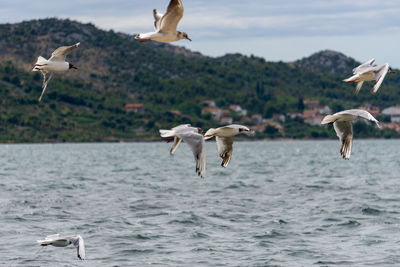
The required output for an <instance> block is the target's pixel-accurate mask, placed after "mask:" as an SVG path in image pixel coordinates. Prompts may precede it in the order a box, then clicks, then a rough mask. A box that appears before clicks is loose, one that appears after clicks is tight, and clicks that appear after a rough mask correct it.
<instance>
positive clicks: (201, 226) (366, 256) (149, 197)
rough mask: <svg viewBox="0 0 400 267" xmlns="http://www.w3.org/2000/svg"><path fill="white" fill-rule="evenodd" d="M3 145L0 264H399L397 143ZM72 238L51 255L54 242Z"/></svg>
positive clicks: (399, 148) (0, 151)
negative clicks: (349, 150) (196, 151)
mask: <svg viewBox="0 0 400 267" xmlns="http://www.w3.org/2000/svg"><path fill="white" fill-rule="evenodd" d="M169 147H170V144H164V143H127V144H56V145H1V146H0V214H1V219H0V236H1V243H0V264H1V265H3V266H148V265H154V266H311V265H314V266H333V265H342V266H366V265H370V266H389V265H393V266H400V252H399V248H400V225H399V222H400V177H399V176H400V175H399V170H400V141H390V140H389V141H383V140H382V141H372V140H365V141H364V140H361V141H360V140H356V141H355V142H354V146H353V154H352V158H351V160H350V161H345V160H343V159H342V158H341V157H340V155H339V142H338V141H298V142H297V141H296V142H237V143H235V151H234V154H233V159H232V161H231V164H230V166H229V167H228V168H227V169H223V168H222V167H220V166H219V164H220V159H219V158H218V156H217V152H216V146H215V143H207V157H208V158H207V160H208V164H207V178H206V179H205V180H202V179H200V178H199V177H197V176H196V175H195V172H194V159H193V157H192V154H191V151H190V150H189V149H188V148H187V146H186V145H185V144H182V145H181V147H180V148H179V149H178V151H177V153H176V155H175V156H172V157H171V156H169V154H168V150H169ZM55 233H60V234H81V235H82V236H83V237H84V239H85V242H86V258H87V259H86V260H85V261H79V260H78V259H77V257H76V250H75V248H73V247H67V248H55V247H47V248H43V249H42V250H40V251H39V252H38V249H39V246H38V245H37V244H36V240H37V239H41V238H43V237H44V236H46V235H49V234H55Z"/></svg>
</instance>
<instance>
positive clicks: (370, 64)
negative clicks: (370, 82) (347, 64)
mask: <svg viewBox="0 0 400 267" xmlns="http://www.w3.org/2000/svg"><path fill="white" fill-rule="evenodd" d="M374 62H375V59H374V58H373V59H370V60H368V61H367V62H364V63H363V64H361V65H360V66H358V67H357V68H354V69H353V73H354V74H356V73H360V72H363V71H364V69H366V68H369V67H371V66H372V64H374Z"/></svg>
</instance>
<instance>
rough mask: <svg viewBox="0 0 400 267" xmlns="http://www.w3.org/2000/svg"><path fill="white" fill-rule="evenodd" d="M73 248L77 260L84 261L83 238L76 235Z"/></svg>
mask: <svg viewBox="0 0 400 267" xmlns="http://www.w3.org/2000/svg"><path fill="white" fill-rule="evenodd" d="M74 246H75V247H76V251H77V254H78V258H79V259H81V260H84V259H85V242H84V241H83V238H82V237H81V236H80V235H78V236H77V239H76V240H75V241H74Z"/></svg>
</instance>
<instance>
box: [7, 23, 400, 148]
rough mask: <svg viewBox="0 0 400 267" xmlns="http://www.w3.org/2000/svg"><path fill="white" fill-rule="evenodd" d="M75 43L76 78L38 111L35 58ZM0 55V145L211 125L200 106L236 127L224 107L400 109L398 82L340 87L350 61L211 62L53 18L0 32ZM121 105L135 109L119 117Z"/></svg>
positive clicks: (298, 130) (305, 132) (291, 132)
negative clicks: (312, 104)
mask: <svg viewBox="0 0 400 267" xmlns="http://www.w3.org/2000/svg"><path fill="white" fill-rule="evenodd" d="M78 41H79V42H81V45H80V47H79V48H78V49H77V50H76V51H74V52H73V53H71V54H70V55H69V56H68V60H69V61H70V62H72V63H73V64H74V65H75V66H77V67H78V68H79V70H71V71H69V72H68V73H66V74H65V75H64V74H63V75H56V76H55V78H54V79H53V80H52V81H51V82H50V83H49V86H48V88H47V92H46V94H45V95H44V97H43V100H42V102H41V103H38V102H37V99H38V97H39V95H40V92H41V90H42V89H41V83H42V77H41V75H40V74H39V73H33V72H31V68H32V66H33V63H34V62H35V60H36V58H37V56H39V55H42V56H44V57H45V58H48V57H50V55H51V53H52V52H53V50H54V49H56V48H57V47H59V46H62V45H71V44H74V43H76V42H78ZM176 44H177V45H179V42H178V43H176ZM0 56H1V58H2V61H1V63H0V142H43V141H113V140H144V139H155V138H158V129H159V128H164V127H171V126H174V125H176V124H179V123H192V124H193V125H196V126H199V127H203V128H204V129H207V128H208V127H215V126H217V125H218V124H219V122H218V121H214V120H211V117H210V114H202V108H204V106H203V104H202V102H203V101H204V100H214V101H215V103H216V105H217V106H218V107H219V108H221V109H224V110H225V111H224V112H225V113H224V114H225V116H230V117H232V119H233V120H234V121H235V122H239V121H240V120H241V119H242V118H241V117H240V116H238V115H237V114H236V113H235V112H232V111H229V106H230V105H233V104H234V105H240V106H241V107H242V108H244V109H246V110H247V113H248V116H252V115H254V114H260V116H262V117H264V118H271V117H272V116H273V114H275V113H282V114H286V113H296V112H297V113H298V112H301V111H302V108H304V106H302V105H300V104H299V103H300V102H301V101H302V100H303V99H316V100H319V101H320V102H321V103H322V104H327V105H329V106H330V107H331V108H332V109H333V111H337V110H340V109H344V108H354V107H357V106H359V105H361V104H363V103H365V102H368V103H371V104H372V105H375V106H379V107H387V106H389V105H393V104H397V103H400V94H399V93H398V92H399V89H400V88H399V84H400V79H399V75H392V76H391V77H389V76H388V77H387V78H386V80H385V82H384V83H383V85H382V87H381V89H380V90H379V92H378V94H376V95H371V94H370V93H369V90H368V86H369V85H367V84H365V85H364V87H365V88H363V89H362V90H361V92H360V94H359V95H358V96H357V97H355V96H354V95H353V86H352V85H348V84H345V83H343V82H342V79H343V76H347V75H348V74H349V73H350V72H349V70H351V68H353V67H354V66H355V65H357V63H356V62H355V61H353V60H352V59H351V58H347V57H346V56H343V55H342V54H340V53H337V52H329V51H328V52H327V51H323V52H320V53H317V54H315V55H312V56H311V57H309V58H304V59H302V60H299V61H297V62H295V63H293V64H286V63H283V62H267V61H266V60H265V59H263V58H259V57H254V56H251V57H247V56H243V55H241V54H227V55H225V56H222V57H217V58H213V57H207V56H204V55H201V54H200V53H197V52H192V51H190V50H187V49H185V48H182V47H179V46H175V45H169V44H159V43H153V42H148V43H144V44H142V43H139V42H138V41H137V40H134V38H133V37H132V36H130V35H127V34H124V33H116V32H114V31H104V30H101V29H98V28H96V27H95V26H94V25H93V24H90V23H89V24H83V23H79V22H76V21H70V20H60V19H55V18H50V19H42V20H32V21H25V22H21V23H17V24H2V25H0ZM322 70H323V71H322ZM326 73H330V74H329V75H326ZM126 104H142V106H141V105H139V106H141V107H143V108H140V112H127V111H126V110H125V109H124V107H125V105H126ZM246 123H250V124H251V122H249V120H247V122H246ZM284 127H285V133H286V135H285V136H286V137H307V136H313V137H315V136H328V135H332V136H334V133H332V131H331V130H327V129H326V128H320V127H318V126H316V128H312V127H309V126H307V125H304V124H302V123H301V122H297V121H296V122H290V121H289V122H285V125H284ZM311 131H314V132H315V131H316V132H318V133H322V132H323V134H321V135H318V134H314V135H311V134H310V133H311ZM271 133H273V134H274V135H276V133H274V131H272V130H271V128H269V129H268V131H266V132H265V133H260V134H259V135H258V136H257V137H259V138H262V137H266V136H270V134H271Z"/></svg>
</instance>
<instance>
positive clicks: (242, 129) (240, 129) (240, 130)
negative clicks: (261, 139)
mask: <svg viewBox="0 0 400 267" xmlns="http://www.w3.org/2000/svg"><path fill="white" fill-rule="evenodd" d="M243 132H245V133H246V132H250V129H249V128H247V127H240V128H239V133H243Z"/></svg>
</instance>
